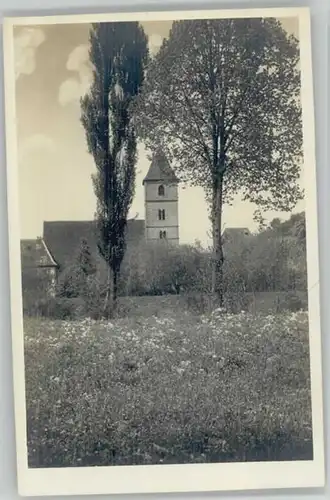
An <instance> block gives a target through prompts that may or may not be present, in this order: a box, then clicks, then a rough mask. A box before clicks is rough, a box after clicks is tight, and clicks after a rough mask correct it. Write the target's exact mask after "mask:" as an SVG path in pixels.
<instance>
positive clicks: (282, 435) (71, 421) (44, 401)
mask: <svg viewBox="0 0 330 500" xmlns="http://www.w3.org/2000/svg"><path fill="white" fill-rule="evenodd" d="M25 346H26V347H25V351H26V390H27V420H28V452H29V464H30V466H31V467H60V466H61V467H62V466H66V467H68V466H90V465H112V464H113V465H120V464H125V465H127V464H159V463H167V464H168V463H193V462H198V463H201V462H218V461H219V462H220V461H244V460H251V461H252V460H298V459H302V460H303V459H312V453H313V451H312V430H311V408H310V391H309V384H310V381H309V349H308V322H307V314H306V313H304V312H299V313H284V312H283V313H281V314H277V315H269V314H268V315H267V314H253V315H252V314H249V313H242V314H238V315H225V316H224V315H221V314H220V313H217V312H215V313H213V314H212V315H210V316H200V317H195V316H192V315H191V314H188V313H185V312H182V313H176V314H173V312H172V314H171V315H170V314H163V316H151V317H149V318H146V317H143V316H141V317H137V318H126V319H117V320H115V321H114V322H112V323H111V322H102V321H98V322H96V321H91V320H84V321H77V322H66V321H50V320H41V319H32V318H26V319H25Z"/></svg>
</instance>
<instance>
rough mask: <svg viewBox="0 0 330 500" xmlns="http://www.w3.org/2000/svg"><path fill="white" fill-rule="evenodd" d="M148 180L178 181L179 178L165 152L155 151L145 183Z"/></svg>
mask: <svg viewBox="0 0 330 500" xmlns="http://www.w3.org/2000/svg"><path fill="white" fill-rule="evenodd" d="M146 181H147V182H148V181H162V182H172V183H173V182H174V183H177V182H178V178H177V177H176V175H175V173H174V171H173V170H172V168H171V166H170V164H169V162H168V160H167V158H166V156H165V155H164V153H162V152H160V151H157V152H156V153H154V155H153V158H152V161H151V164H150V167H149V170H148V173H147V175H146V176H145V178H144V179H143V184H144V183H145V182H146Z"/></svg>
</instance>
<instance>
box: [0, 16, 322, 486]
mask: <svg viewBox="0 0 330 500" xmlns="http://www.w3.org/2000/svg"><path fill="white" fill-rule="evenodd" d="M230 17H232V18H244V17H282V18H283V17H298V18H299V31H300V53H301V74H302V89H301V95H302V108H303V132H304V162H305V196H306V198H305V199H306V224H307V267H308V283H309V294H308V300H309V324H310V357H311V375H312V377H311V383H312V406H313V411H312V414H313V435H314V436H313V437H314V440H313V444H314V459H313V460H312V461H301V462H299V461H292V462H262V463H261V462H254V463H225V464H223V463H221V464H202V465H200V464H198V465H197V464H190V465H159V466H158V465H151V466H117V467H84V468H56V469H29V468H28V465H27V442H26V417H25V415H26V411H25V410H26V405H25V377H24V338H23V316H22V293H21V269H20V237H19V234H20V231H19V228H20V222H19V190H18V185H19V184H18V171H17V142H16V141H17V138H16V129H15V123H16V121H15V117H16V110H15V68H14V46H13V27H14V26H15V25H33V24H35V25H42V24H53V23H66V24H68V23H86V22H100V21H115V20H117V21H124V20H130V21H133V20H135V21H136V20H139V21H142V20H143V21H147V20H153V21H156V20H172V19H203V18H204V19H205V18H230ZM4 66H5V69H6V73H5V99H6V102H5V107H6V147H7V189H8V191H7V193H8V194H7V198H8V216H9V252H10V282H11V292H10V293H11V323H12V344H13V348H12V350H13V371H14V391H15V426H16V448H17V469H18V485H19V493H20V495H22V496H41V495H42V496H48V495H52V496H53V495H86V494H110V493H126V494H132V493H165V492H206V491H229V490H232V491H234V490H236V491H238V490H251V489H253V490H255V489H277V488H304V487H322V486H323V485H324V481H325V473H324V444H323V399H322V370H321V331H320V310H319V251H318V224H317V191H316V164H315V163H316V162H315V130H314V106H313V78H312V62H311V36H310V14H309V9H308V8H305V7H304V8H275V9H269V8H266V9H235V10H206V11H179V12H178V11H168V12H141V13H131V14H128V13H120V14H116V13H112V14H106V15H101V14H95V15H88V14H84V15H68V16H46V17H28V18H7V19H5V20H4Z"/></svg>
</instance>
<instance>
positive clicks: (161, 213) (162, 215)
mask: <svg viewBox="0 0 330 500" xmlns="http://www.w3.org/2000/svg"><path fill="white" fill-rule="evenodd" d="M158 219H159V220H165V210H164V209H162V210H158Z"/></svg>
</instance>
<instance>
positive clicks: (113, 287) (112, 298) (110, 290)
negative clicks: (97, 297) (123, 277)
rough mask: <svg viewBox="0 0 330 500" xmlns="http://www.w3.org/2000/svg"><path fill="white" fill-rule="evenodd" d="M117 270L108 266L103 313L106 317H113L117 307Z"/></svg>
mask: <svg viewBox="0 0 330 500" xmlns="http://www.w3.org/2000/svg"><path fill="white" fill-rule="evenodd" d="M117 296H118V272H117V271H113V270H112V269H111V268H110V266H109V267H108V277H107V291H106V296H105V300H104V309H103V313H104V316H105V317H106V318H113V316H114V314H115V311H116V308H117Z"/></svg>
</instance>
